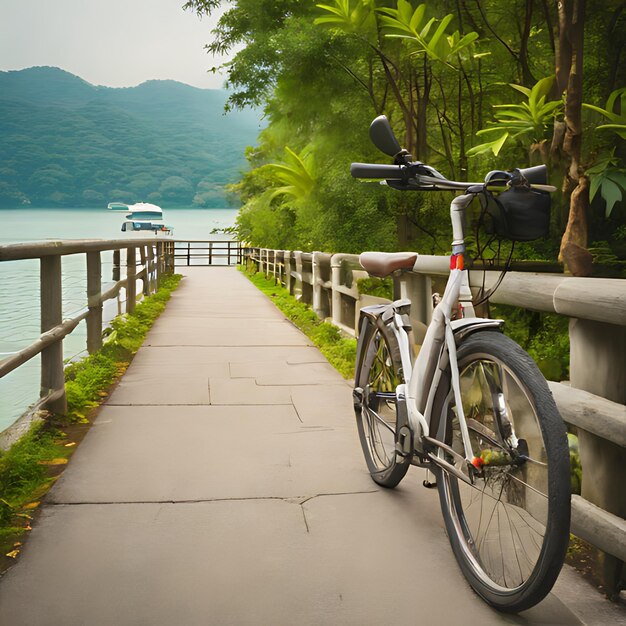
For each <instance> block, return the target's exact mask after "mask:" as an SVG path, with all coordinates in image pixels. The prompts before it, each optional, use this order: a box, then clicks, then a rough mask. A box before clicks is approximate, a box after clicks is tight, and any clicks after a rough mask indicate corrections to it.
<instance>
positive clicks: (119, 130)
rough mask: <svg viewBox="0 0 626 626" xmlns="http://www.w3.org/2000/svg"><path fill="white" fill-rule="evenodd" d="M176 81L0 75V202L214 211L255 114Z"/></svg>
mask: <svg viewBox="0 0 626 626" xmlns="http://www.w3.org/2000/svg"><path fill="white" fill-rule="evenodd" d="M226 98H227V92H225V91H223V90H213V89H197V88H195V87H190V86H189V85H183V84H182V83H177V82H175V81H156V80H152V81H148V82H145V83H143V84H141V85H139V86H137V87H129V88H119V89H118V88H110V87H96V86H94V85H91V84H90V83H87V82H86V81H84V80H82V79H81V78H79V77H77V76H74V75H73V74H69V73H68V72H65V71H63V70H60V69H58V68H52V67H33V68H29V69H26V70H20V71H12V72H0V206H4V207H19V206H39V207H52V206H64V207H72V206H80V207H90V206H93V207H100V208H101V207H102V206H103V205H106V204H107V203H108V202H112V201H121V202H139V201H150V202H155V203H157V204H159V203H160V204H162V205H163V206H164V207H171V206H204V207H222V206H225V204H226V199H225V196H224V185H226V184H227V183H229V182H233V181H234V180H236V179H237V177H238V174H239V171H240V169H242V168H243V166H244V164H245V159H244V156H243V153H244V149H245V147H246V146H248V145H253V144H254V143H255V142H256V137H257V134H258V132H259V129H260V119H259V115H258V114H257V113H256V112H252V111H243V112H233V113H228V114H226V115H224V112H223V109H224V103H225V101H226Z"/></svg>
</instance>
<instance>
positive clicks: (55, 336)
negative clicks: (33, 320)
mask: <svg viewBox="0 0 626 626" xmlns="http://www.w3.org/2000/svg"><path fill="white" fill-rule="evenodd" d="M105 251H113V277H112V278H113V281H114V283H113V285H111V286H110V287H108V288H107V289H105V290H103V286H102V259H101V254H102V252H105ZM121 251H125V253H126V254H125V259H124V265H125V276H124V277H123V278H122V277H121ZM75 254H84V255H85V257H86V272H87V293H86V299H85V300H86V306H85V307H83V309H82V310H81V311H80V312H79V313H78V314H77V315H75V316H74V317H71V318H68V319H63V309H62V302H63V285H62V273H61V258H62V257H63V256H66V255H75ZM23 259H39V263H40V287H41V288H40V310H41V335H40V336H39V338H38V339H37V340H36V341H34V342H33V343H31V344H30V345H29V346H26V347H25V348H23V349H21V350H19V351H18V352H16V353H14V354H12V355H11V356H9V357H7V358H5V359H3V360H2V361H0V378H1V377H3V376H6V375H7V374H8V373H9V372H12V371H13V370H14V369H16V368H17V367H19V366H20V365H23V364H24V363H26V362H27V361H29V360H30V359H32V358H33V357H35V356H37V355H38V354H41V388H40V394H39V396H40V397H39V401H38V402H37V403H36V404H35V405H34V406H33V407H31V410H30V412H31V413H34V412H36V411H37V410H39V409H44V408H45V409H47V410H49V411H52V412H56V413H64V412H65V411H66V410H67V401H66V397H65V378H64V364H63V339H64V337H66V336H67V335H69V334H70V333H71V332H72V331H73V330H74V329H75V328H76V327H77V326H78V324H80V322H82V321H83V320H85V321H86V326H87V342H86V343H87V346H86V347H87V350H88V352H89V353H90V354H91V353H93V352H96V351H97V350H99V349H100V348H101V347H102V310H103V303H104V302H105V301H107V300H110V299H112V298H117V297H118V296H119V294H120V292H121V291H122V290H124V291H125V296H126V297H125V305H126V307H125V310H126V312H132V311H133V310H134V309H135V304H136V301H137V295H138V294H137V281H138V280H141V281H142V293H143V295H149V294H151V293H154V292H155V291H156V289H157V286H158V284H159V282H160V279H161V276H162V275H163V274H166V273H171V272H172V271H173V268H174V244H173V242H172V241H169V240H166V239H163V238H141V239H114V240H102V239H94V240H64V241H46V242H39V243H20V244H12V245H5V246H0V261H18V260H23ZM14 438H15V437H9V438H8V439H7V441H8V443H10V442H11V441H12V439H14ZM6 445H7V443H6V442H3V446H4V447H6Z"/></svg>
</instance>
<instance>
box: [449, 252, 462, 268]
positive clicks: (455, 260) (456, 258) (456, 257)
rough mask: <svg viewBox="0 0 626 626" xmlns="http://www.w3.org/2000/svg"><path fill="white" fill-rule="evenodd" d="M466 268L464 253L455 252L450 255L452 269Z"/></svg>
mask: <svg viewBox="0 0 626 626" xmlns="http://www.w3.org/2000/svg"><path fill="white" fill-rule="evenodd" d="M464 268H465V263H464V259H463V255H462V254H453V255H452V256H451V257H450V269H451V270H462V269H464Z"/></svg>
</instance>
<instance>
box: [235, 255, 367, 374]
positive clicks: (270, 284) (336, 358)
mask: <svg viewBox="0 0 626 626" xmlns="http://www.w3.org/2000/svg"><path fill="white" fill-rule="evenodd" d="M239 269H240V270H241V271H242V272H243V273H244V274H245V275H246V276H247V277H248V278H249V279H250V280H251V281H252V283H253V284H254V285H255V286H256V287H257V288H258V289H259V290H261V291H262V292H263V293H264V294H265V295H266V296H268V297H269V298H270V299H271V300H272V302H273V303H274V304H275V305H276V306H277V307H278V308H279V309H280V310H281V311H282V312H283V313H284V314H285V316H286V317H287V318H289V319H290V320H291V321H292V322H293V323H294V324H295V325H296V326H297V327H298V328H299V329H300V330H301V331H302V332H303V333H304V334H305V335H306V336H307V337H308V338H309V339H311V341H313V343H314V344H315V345H316V346H317V347H318V348H319V350H320V352H321V353H322V354H323V355H324V356H325V357H326V358H327V359H328V362H329V363H330V364H331V365H332V366H333V367H334V368H335V369H336V370H337V371H338V372H339V373H340V374H341V375H342V376H343V377H344V378H353V377H354V363H355V360H356V339H352V338H346V337H344V336H343V335H342V334H341V331H340V330H339V329H338V328H337V327H336V326H333V325H332V324H330V323H329V322H322V321H321V320H320V319H319V318H318V317H317V315H316V314H315V313H314V311H313V310H312V309H311V307H309V306H308V305H306V304H304V303H302V302H299V301H298V300H296V299H295V298H294V297H293V296H292V295H291V294H290V293H289V292H288V291H287V290H286V289H285V288H284V287H282V286H281V285H276V284H275V282H274V280H272V279H269V278H266V277H265V275H264V274H263V272H257V273H251V272H249V271H247V270H246V269H245V268H243V267H240V268H239Z"/></svg>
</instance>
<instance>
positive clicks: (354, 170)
mask: <svg viewBox="0 0 626 626" xmlns="http://www.w3.org/2000/svg"><path fill="white" fill-rule="evenodd" d="M404 170H405V168H403V167H402V166H400V165H378V164H376V163H352V165H350V174H352V177H353V178H383V179H385V180H402V179H404V178H406V172H405V171H404Z"/></svg>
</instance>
